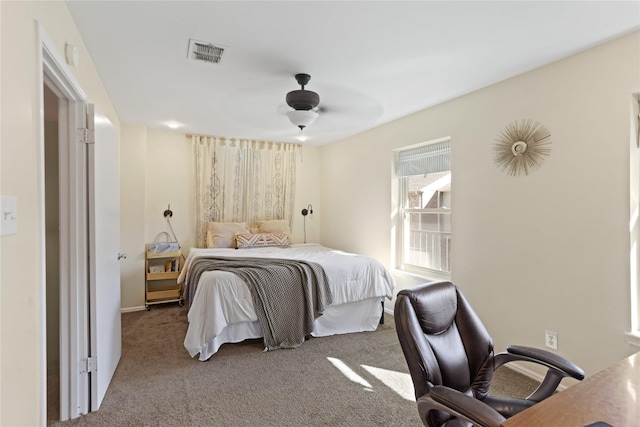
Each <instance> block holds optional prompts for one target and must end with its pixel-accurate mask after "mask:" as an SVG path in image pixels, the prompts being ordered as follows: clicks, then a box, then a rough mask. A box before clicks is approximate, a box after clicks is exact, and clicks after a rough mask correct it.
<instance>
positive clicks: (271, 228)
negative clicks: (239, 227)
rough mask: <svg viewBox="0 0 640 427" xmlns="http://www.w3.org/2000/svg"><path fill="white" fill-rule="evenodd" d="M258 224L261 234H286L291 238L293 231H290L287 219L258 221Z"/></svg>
mask: <svg viewBox="0 0 640 427" xmlns="http://www.w3.org/2000/svg"><path fill="white" fill-rule="evenodd" d="M256 224H257V226H258V231H259V232H260V233H285V234H286V235H287V236H291V230H289V221H287V220H286V219H273V220H270V221H256Z"/></svg>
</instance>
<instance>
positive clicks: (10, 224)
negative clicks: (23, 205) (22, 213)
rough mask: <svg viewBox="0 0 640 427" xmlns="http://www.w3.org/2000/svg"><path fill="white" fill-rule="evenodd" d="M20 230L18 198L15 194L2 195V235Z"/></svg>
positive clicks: (0, 229) (0, 215)
mask: <svg viewBox="0 0 640 427" xmlns="http://www.w3.org/2000/svg"><path fill="white" fill-rule="evenodd" d="M17 232H18V199H17V198H16V197H14V196H1V199H0V236H7V235H9V234H16V233H17Z"/></svg>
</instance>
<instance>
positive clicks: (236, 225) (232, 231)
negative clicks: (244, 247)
mask: <svg viewBox="0 0 640 427" xmlns="http://www.w3.org/2000/svg"><path fill="white" fill-rule="evenodd" d="M248 232H249V230H247V223H246V222H210V223H209V224H207V247H208V248H235V247H236V234H242V233H248Z"/></svg>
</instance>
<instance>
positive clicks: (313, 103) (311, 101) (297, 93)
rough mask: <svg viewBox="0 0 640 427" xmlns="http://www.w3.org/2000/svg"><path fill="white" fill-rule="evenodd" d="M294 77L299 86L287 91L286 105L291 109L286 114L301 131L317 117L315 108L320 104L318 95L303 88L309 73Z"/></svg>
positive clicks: (307, 81) (308, 78)
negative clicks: (296, 88)
mask: <svg viewBox="0 0 640 427" xmlns="http://www.w3.org/2000/svg"><path fill="white" fill-rule="evenodd" d="M295 77H296V81H297V82H298V84H299V85H300V87H301V88H300V89H298V90H292V91H291V92H289V93H287V97H286V101H287V105H288V106H289V107H291V108H293V110H290V111H287V113H286V114H287V117H288V118H289V121H291V123H292V124H293V125H294V126H297V127H299V128H300V132H302V130H303V129H304V128H305V127H307V126H309V125H311V124H313V122H315V121H316V119H317V118H318V113H317V108H318V104H320V95H318V94H317V93H315V92H313V91H310V90H306V89H305V88H304V87H305V86H306V85H307V84H308V83H309V80H311V76H310V75H309V74H296V76H295Z"/></svg>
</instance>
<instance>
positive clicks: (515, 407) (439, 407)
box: [394, 282, 584, 427]
mask: <svg viewBox="0 0 640 427" xmlns="http://www.w3.org/2000/svg"><path fill="white" fill-rule="evenodd" d="M394 318H395V322H396V332H397V333H398V339H399V340H400V345H401V347H402V351H403V352H404V356H405V358H406V360H407V364H408V365H409V372H410V373H411V379H412V380H413V385H414V389H415V394H416V400H417V405H418V413H419V414H420V419H421V420H422V422H423V423H424V424H425V425H427V426H431V427H440V426H447V427H451V426H456V427H460V426H471V425H476V426H483V427H484V426H487V427H497V426H499V425H500V423H501V422H503V421H505V419H506V418H509V417H511V416H512V415H515V414H517V413H518V412H520V411H522V410H524V409H526V408H528V407H530V406H533V405H534V404H536V403H537V402H539V401H541V400H543V399H545V398H547V397H548V396H550V395H551V394H553V393H554V391H555V390H556V388H557V386H558V385H559V384H560V381H561V380H562V379H563V378H564V377H573V378H575V379H578V380H582V379H583V378H584V372H583V371H582V369H580V368H579V367H577V366H576V365H574V364H573V363H571V362H569V361H568V360H566V359H564V358H562V357H560V356H558V355H556V354H554V353H551V352H548V351H545V350H539V349H535V348H531V347H523V346H509V347H508V348H507V352H506V353H499V354H495V355H494V353H493V340H492V339H491V337H490V336H489V333H488V332H487V330H486V329H485V327H484V325H483V324H482V322H481V321H480V319H479V318H478V316H477V315H476V314H475V313H474V311H473V309H472V308H471V306H470V305H469V303H468V302H467V300H466V299H465V297H464V295H462V293H461V292H460V290H459V289H458V288H457V287H456V286H454V285H453V284H452V283H450V282H433V283H426V284H423V285H419V286H416V287H413V288H411V289H404V290H402V291H400V292H399V293H398V297H397V300H396V304H395V311H394ZM512 361H527V362H534V363H538V364H541V365H544V366H545V367H547V369H548V370H547V374H546V376H545V378H544V380H543V381H542V383H541V384H540V386H539V387H538V388H537V389H536V390H535V391H534V392H533V393H532V394H531V395H530V396H529V397H527V398H526V399H514V398H497V397H491V396H488V391H489V385H490V384H491V378H492V376H493V372H494V370H496V369H497V368H498V367H500V366H502V365H504V364H505V363H507V362H512Z"/></svg>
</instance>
